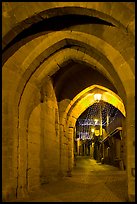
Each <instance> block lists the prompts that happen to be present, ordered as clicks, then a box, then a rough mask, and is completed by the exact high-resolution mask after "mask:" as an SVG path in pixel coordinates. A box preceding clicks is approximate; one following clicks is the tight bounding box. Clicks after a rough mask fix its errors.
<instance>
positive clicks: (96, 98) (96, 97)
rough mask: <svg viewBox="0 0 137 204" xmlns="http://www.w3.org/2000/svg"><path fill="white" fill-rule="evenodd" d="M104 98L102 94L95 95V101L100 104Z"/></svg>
mask: <svg viewBox="0 0 137 204" xmlns="http://www.w3.org/2000/svg"><path fill="white" fill-rule="evenodd" d="M101 98H102V94H94V100H95V101H97V102H99V101H100V100H101Z"/></svg>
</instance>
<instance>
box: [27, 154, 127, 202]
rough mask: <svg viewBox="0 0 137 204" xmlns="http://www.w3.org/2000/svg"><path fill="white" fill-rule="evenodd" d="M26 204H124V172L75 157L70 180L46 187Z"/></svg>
mask: <svg viewBox="0 0 137 204" xmlns="http://www.w3.org/2000/svg"><path fill="white" fill-rule="evenodd" d="M25 201H28V202H126V201H127V184H126V172H125V171H120V170H119V169H118V168H116V167H113V166H109V165H104V164H101V163H96V161H95V160H94V159H91V158H89V157H78V158H77V163H76V167H75V168H74V170H73V172H72V177H65V178H63V179H61V180H60V181H57V182H55V183H50V184H46V185H45V186H43V188H42V190H41V191H38V192H37V193H33V194H31V195H30V198H28V199H27V200H24V202H25Z"/></svg>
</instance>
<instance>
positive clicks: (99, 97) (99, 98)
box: [94, 93, 102, 136]
mask: <svg viewBox="0 0 137 204" xmlns="http://www.w3.org/2000/svg"><path fill="white" fill-rule="evenodd" d="M101 98H102V94H100V93H97V94H94V100H95V101H96V102H99V101H100V100H101ZM99 107H100V113H99V114H100V136H102V110H101V104H100V106H99Z"/></svg>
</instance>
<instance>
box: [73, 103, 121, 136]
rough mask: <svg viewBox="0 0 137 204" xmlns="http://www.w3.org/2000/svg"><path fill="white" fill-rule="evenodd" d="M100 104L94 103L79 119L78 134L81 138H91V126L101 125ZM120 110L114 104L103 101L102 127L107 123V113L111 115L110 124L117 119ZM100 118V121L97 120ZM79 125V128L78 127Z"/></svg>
mask: <svg viewBox="0 0 137 204" xmlns="http://www.w3.org/2000/svg"><path fill="white" fill-rule="evenodd" d="M99 111H100V104H99V103H94V104H93V105H92V106H90V107H89V108H88V109H87V110H86V111H85V112H84V113H83V114H82V115H81V116H80V117H79V119H78V120H77V124H76V126H77V134H78V135H79V138H81V139H85V138H86V139H90V132H91V126H93V127H95V125H100V120H99V113H100V112H99ZM118 113H119V110H118V109H117V108H115V107H114V106H112V105H111V104H109V103H106V102H103V105H102V111H101V114H102V127H104V128H105V127H106V125H107V115H108V117H109V125H110V124H111V123H112V122H113V121H114V120H115V119H116V117H117V116H118ZM95 119H98V121H95ZM78 127H79V128H78Z"/></svg>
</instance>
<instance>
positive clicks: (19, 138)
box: [2, 2, 135, 201]
mask: <svg viewBox="0 0 137 204" xmlns="http://www.w3.org/2000/svg"><path fill="white" fill-rule="evenodd" d="M134 27H135V5H134V3H133V2H117V3H116V2H107V3H106V2H26V3H25V2H18V3H17V2H2V49H3V55H2V57H3V59H2V65H3V66H2V130H3V133H2V194H3V201H10V200H12V199H15V198H22V197H26V196H27V194H28V193H29V192H30V191H31V190H33V189H38V188H39V187H40V186H41V185H42V184H43V183H47V182H49V181H50V180H56V179H58V175H66V174H67V172H68V171H69V170H70V169H71V168H72V167H73V154H72V149H73V148H72V136H73V133H74V132H73V131H74V129H73V128H74V127H75V122H76V119H77V118H78V117H79V115H80V114H81V113H82V112H84V111H85V110H86V108H88V107H89V106H90V105H91V102H90V103H89V101H88V100H89V99H91V98H92V96H91V95H92V94H91V87H94V86H95V85H96V86H98V87H100V86H103V87H106V89H109V90H110V91H112V92H113V93H114V94H116V95H117V96H118V97H119V99H120V100H121V101H122V104H123V105H120V107H117V108H120V109H121V108H123V107H124V109H123V110H122V111H125V113H126V119H125V122H124V129H125V131H124V134H125V135H124V136H125V138H126V147H127V150H126V162H127V169H126V171H127V182H128V199H129V201H132V200H134V199H135V175H134V170H135V115H134V113H135V74H134V70H135V69H134V67H135V66H134V44H135V37H134V32H135V30H134ZM94 88H95V87H94ZM88 94H89V96H87V95H88ZM90 94H91V95H90ZM110 99H111V98H110ZM112 103H113V101H112ZM120 104H121V103H120ZM117 105H118V104H117ZM69 139H70V140H69ZM34 153H35V154H34ZM55 169H56V171H55ZM34 178H35V179H34Z"/></svg>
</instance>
